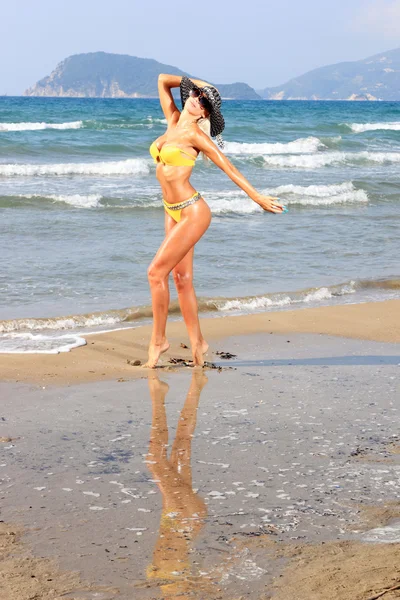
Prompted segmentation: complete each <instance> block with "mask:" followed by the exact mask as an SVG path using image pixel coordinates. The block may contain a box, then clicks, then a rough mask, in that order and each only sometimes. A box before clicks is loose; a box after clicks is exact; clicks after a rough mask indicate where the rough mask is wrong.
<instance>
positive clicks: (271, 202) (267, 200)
mask: <svg viewBox="0 0 400 600" xmlns="http://www.w3.org/2000/svg"><path fill="white" fill-rule="evenodd" d="M278 200H279V198H275V197H273V196H259V197H258V198H257V200H255V202H257V204H259V205H260V206H261V208H262V209H264V210H267V211H268V212H272V213H282V212H284V206H283V204H280V203H279V202H278Z"/></svg>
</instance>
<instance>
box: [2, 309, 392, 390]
mask: <svg viewBox="0 0 400 600" xmlns="http://www.w3.org/2000/svg"><path fill="white" fill-rule="evenodd" d="M201 326H202V330H203V333H204V336H205V337H206V339H208V340H209V342H210V352H209V353H208V356H207V360H208V361H210V360H211V361H212V360H213V357H212V352H215V351H216V350H221V349H222V348H221V347H220V345H221V344H222V343H224V342H223V340H225V339H226V338H228V337H230V336H242V335H251V334H255V333H264V334H278V335H279V334H286V335H289V334H298V333H303V334H304V333H309V334H321V335H332V336H337V337H344V338H352V339H361V340H369V341H377V342H389V343H399V342H400V300H385V301H381V302H367V303H361V304H345V305H338V306H323V307H317V308H302V309H296V310H287V311H277V312H264V313H257V314H251V315H241V316H231V317H222V318H219V319H215V318H202V319H201ZM150 334H151V325H144V326H141V327H137V328H129V329H118V330H116V331H109V332H107V333H100V334H99V333H96V334H85V336H84V337H85V338H86V340H87V345H86V346H81V347H79V348H76V349H73V350H71V352H68V353H60V354H1V355H0V381H3V382H20V383H31V384H40V385H43V384H46V385H49V384H51V385H72V384H76V383H88V382H93V381H106V380H112V379H120V378H128V379H136V378H138V377H139V378H140V377H143V376H145V375H146V373H148V370H147V369H142V368H140V367H133V366H131V365H130V364H128V362H127V361H128V360H133V361H134V360H140V361H141V362H142V363H143V362H144V361H145V360H146V358H147V344H148V341H149V338H150ZM167 335H168V339H169V341H170V344H171V347H170V350H169V351H168V352H167V353H166V354H164V355H163V356H162V358H161V361H160V366H164V367H167V368H169V369H171V370H172V368H171V367H170V366H169V365H168V360H169V359H170V358H171V357H172V356H173V357H178V358H184V359H189V358H190V351H189V350H188V349H182V347H181V343H185V344H187V343H188V342H187V334H186V329H185V326H184V323H183V321H182V320H180V321H173V322H169V323H168V326H167ZM223 350H225V351H229V348H223ZM217 358H218V357H217Z"/></svg>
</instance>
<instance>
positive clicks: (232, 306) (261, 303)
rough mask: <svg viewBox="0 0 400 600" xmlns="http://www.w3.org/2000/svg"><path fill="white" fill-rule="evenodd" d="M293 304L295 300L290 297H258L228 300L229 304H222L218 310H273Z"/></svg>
mask: <svg viewBox="0 0 400 600" xmlns="http://www.w3.org/2000/svg"><path fill="white" fill-rule="evenodd" d="M292 303H293V300H292V299H291V298H290V296H283V297H282V298H277V299H271V298H268V296H258V297H255V298H249V299H243V298H238V299H236V300H228V301H227V302H224V303H222V304H220V305H219V306H218V310H221V311H231V310H245V311H247V310H261V309H263V308H271V307H272V306H287V305H289V304H292Z"/></svg>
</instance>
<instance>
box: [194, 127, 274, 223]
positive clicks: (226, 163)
mask: <svg viewBox="0 0 400 600" xmlns="http://www.w3.org/2000/svg"><path fill="white" fill-rule="evenodd" d="M197 129H199V128H197ZM192 142H193V146H194V148H196V149H197V150H199V151H200V152H203V153H204V154H205V155H206V156H207V157H208V158H209V159H210V160H212V162H213V163H214V164H215V165H217V167H219V168H220V169H221V170H222V171H224V173H226V174H227V175H228V177H230V179H232V181H233V182H234V183H236V185H237V186H238V187H240V188H241V189H242V190H243V191H244V192H245V193H246V194H247V195H248V196H249V198H251V199H252V200H253V201H254V202H256V204H258V205H259V206H261V208H263V209H264V210H267V211H269V212H273V213H281V212H283V209H284V207H283V205H282V204H280V203H279V202H277V200H278V198H275V197H273V196H263V195H262V194H260V193H259V192H257V190H256V189H255V188H254V187H253V186H252V185H251V183H250V182H249V181H248V180H247V179H246V178H245V177H244V175H242V173H241V172H240V171H239V170H238V169H237V168H236V167H235V166H234V165H233V164H232V163H231V162H230V160H228V159H227V157H226V156H225V154H223V153H222V152H221V151H220V150H219V149H218V148H217V146H216V145H215V144H214V142H213V141H212V140H211V139H210V138H209V137H208V136H207V135H206V134H205V133H203V132H202V131H201V130H200V129H199V130H198V131H195V132H193V140H192Z"/></svg>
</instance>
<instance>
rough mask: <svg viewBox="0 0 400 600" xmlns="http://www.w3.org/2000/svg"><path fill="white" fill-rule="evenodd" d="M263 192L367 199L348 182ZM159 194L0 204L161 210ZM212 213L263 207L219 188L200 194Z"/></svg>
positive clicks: (322, 200)
mask: <svg viewBox="0 0 400 600" xmlns="http://www.w3.org/2000/svg"><path fill="white" fill-rule="evenodd" d="M262 193H263V194H266V195H269V196H278V197H280V199H281V201H282V202H283V203H284V204H288V205H289V204H291V205H301V206H328V205H331V204H345V203H352V202H354V203H356V202H368V194H367V192H366V191H365V190H362V189H356V187H355V186H354V184H353V183H352V182H351V181H346V182H344V183H340V184H332V185H309V186H301V185H293V184H288V185H280V186H278V187H275V188H265V189H263V190H262ZM158 196H159V193H158V192H155V193H154V196H153V197H145V198H144V197H134V198H129V197H126V198H110V197H104V196H102V195H101V194H87V195H85V194H19V195H17V196H3V197H1V198H0V206H4V207H13V206H18V204H20V203H21V202H23V201H24V200H27V201H29V204H30V203H31V201H32V200H34V201H36V200H37V201H38V203H40V202H43V201H47V202H49V203H53V204H54V203H64V204H67V205H69V206H73V207H76V208H100V209H109V210H114V209H117V210H118V209H119V210H135V209H143V210H146V209H160V210H161V209H162V203H161V198H159V197H158ZM204 197H205V199H206V201H207V203H208V204H209V206H210V208H211V210H212V212H213V214H214V215H225V214H240V215H243V214H253V213H261V212H263V210H262V209H261V208H260V207H259V206H258V205H257V204H256V203H255V202H253V201H252V200H250V199H249V198H248V197H247V196H246V194H245V193H244V192H241V191H239V190H238V191H230V190H226V191H219V192H212V193H209V194H208V193H206V194H204Z"/></svg>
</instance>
